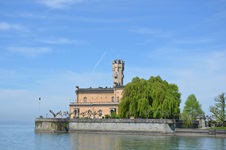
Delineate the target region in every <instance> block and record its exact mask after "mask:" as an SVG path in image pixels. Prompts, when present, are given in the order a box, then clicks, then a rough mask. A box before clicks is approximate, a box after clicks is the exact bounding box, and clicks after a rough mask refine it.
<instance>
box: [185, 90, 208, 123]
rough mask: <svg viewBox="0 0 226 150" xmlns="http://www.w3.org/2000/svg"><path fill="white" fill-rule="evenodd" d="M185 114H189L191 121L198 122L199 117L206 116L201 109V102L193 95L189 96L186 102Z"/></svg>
mask: <svg viewBox="0 0 226 150" xmlns="http://www.w3.org/2000/svg"><path fill="white" fill-rule="evenodd" d="M183 113H184V114H187V115H188V117H190V119H191V120H196V118H197V117H198V115H200V114H204V112H203V110H202V108H201V104H199V102H198V100H197V99H196V97H195V95H194V94H191V95H189V96H188V98H187V100H186V102H185V106H184V109H183ZM182 116H185V115H182ZM186 118H187V117H186Z"/></svg>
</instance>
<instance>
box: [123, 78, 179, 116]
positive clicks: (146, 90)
mask: <svg viewBox="0 0 226 150" xmlns="http://www.w3.org/2000/svg"><path fill="white" fill-rule="evenodd" d="M180 96H181V94H180V93H179V90H178V87H177V85H175V84H169V83H168V82H167V81H165V80H162V79H161V77H160V76H157V77H150V79H149V80H145V79H140V78H138V77H135V78H133V80H132V82H130V83H128V84H127V85H126V86H125V88H124V90H123V97H122V101H121V103H120V104H119V116H120V117H121V118H129V117H130V116H134V117H135V118H137V117H140V118H175V117H177V118H178V117H179V114H180V109H179V106H180V102H181V100H180Z"/></svg>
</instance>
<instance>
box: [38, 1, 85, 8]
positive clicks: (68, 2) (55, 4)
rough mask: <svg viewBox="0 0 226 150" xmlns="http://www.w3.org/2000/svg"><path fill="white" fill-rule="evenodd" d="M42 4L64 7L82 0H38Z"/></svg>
mask: <svg viewBox="0 0 226 150" xmlns="http://www.w3.org/2000/svg"><path fill="white" fill-rule="evenodd" d="M39 1H40V2H41V3H42V4H44V5H46V6H48V7H50V8H64V7H66V6H67V5H70V4H73V3H79V2H81V1H82V0H39Z"/></svg>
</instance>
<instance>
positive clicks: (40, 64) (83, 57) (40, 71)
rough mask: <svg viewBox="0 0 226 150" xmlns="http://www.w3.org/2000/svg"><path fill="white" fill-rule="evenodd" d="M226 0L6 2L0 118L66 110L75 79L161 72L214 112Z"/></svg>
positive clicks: (224, 76) (224, 72) (98, 81)
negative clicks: (119, 64) (118, 65)
mask: <svg viewBox="0 0 226 150" xmlns="http://www.w3.org/2000/svg"><path fill="white" fill-rule="evenodd" d="M225 8H226V0H215V1H212V0H199V1H196V0H190V1H187V0H182V1H181V0H170V1H169V0H162V1H153V0H120V1H119V0H20V1H18V0H11V1H1V2H0V52H1V54H0V102H1V104H0V120H19V119H21V118H22V120H27V121H29V120H30V121H32V120H34V118H35V117H37V116H38V115H39V102H38V98H39V97H41V98H42V100H41V105H40V111H41V114H42V115H43V116H46V114H48V116H50V114H49V111H48V110H49V109H51V110H53V111H55V112H56V111H60V110H61V111H67V110H68V109H69V103H70V101H74V99H75V92H74V91H75V86H76V85H79V86H80V87H90V86H92V87H99V86H108V87H110V86H112V79H111V77H112V70H111V62H112V60H113V59H116V58H120V59H123V60H124V61H125V63H126V64H125V79H124V83H128V82H130V81H131V79H132V78H133V77H135V76H138V77H141V78H145V79H148V78H149V77H150V76H156V75H160V76H161V77H162V78H163V79H164V80H167V81H168V82H169V83H175V84H177V85H178V87H179V90H180V92H181V93H182V98H181V99H182V103H181V108H183V106H184V102H185V100H186V99H187V97H188V95H190V94H195V95H196V97H197V99H198V100H199V102H200V103H201V104H202V108H203V110H204V111H205V112H206V114H209V106H210V105H213V104H214V97H216V96H217V95H218V94H220V93H222V92H226V84H225V83H226V65H225V64H226V36H225V35H226V9H225Z"/></svg>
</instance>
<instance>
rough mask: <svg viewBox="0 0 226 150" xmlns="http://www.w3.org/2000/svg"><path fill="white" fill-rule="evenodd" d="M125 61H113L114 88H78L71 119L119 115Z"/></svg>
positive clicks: (72, 105) (71, 107) (71, 104)
mask: <svg viewBox="0 0 226 150" xmlns="http://www.w3.org/2000/svg"><path fill="white" fill-rule="evenodd" d="M124 64H125V62H124V61H123V60H119V59H116V60H113V62H112V71H113V75H112V78H113V87H110V88H109V87H98V88H92V87H90V88H79V86H76V90H75V93H76V100H75V102H72V103H70V114H71V115H70V117H71V118H84V117H87V118H102V117H104V116H105V115H111V114H112V113H116V114H118V105H119V103H120V100H121V98H122V92H123V88H124V86H123V78H124V74H123V71H124Z"/></svg>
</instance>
